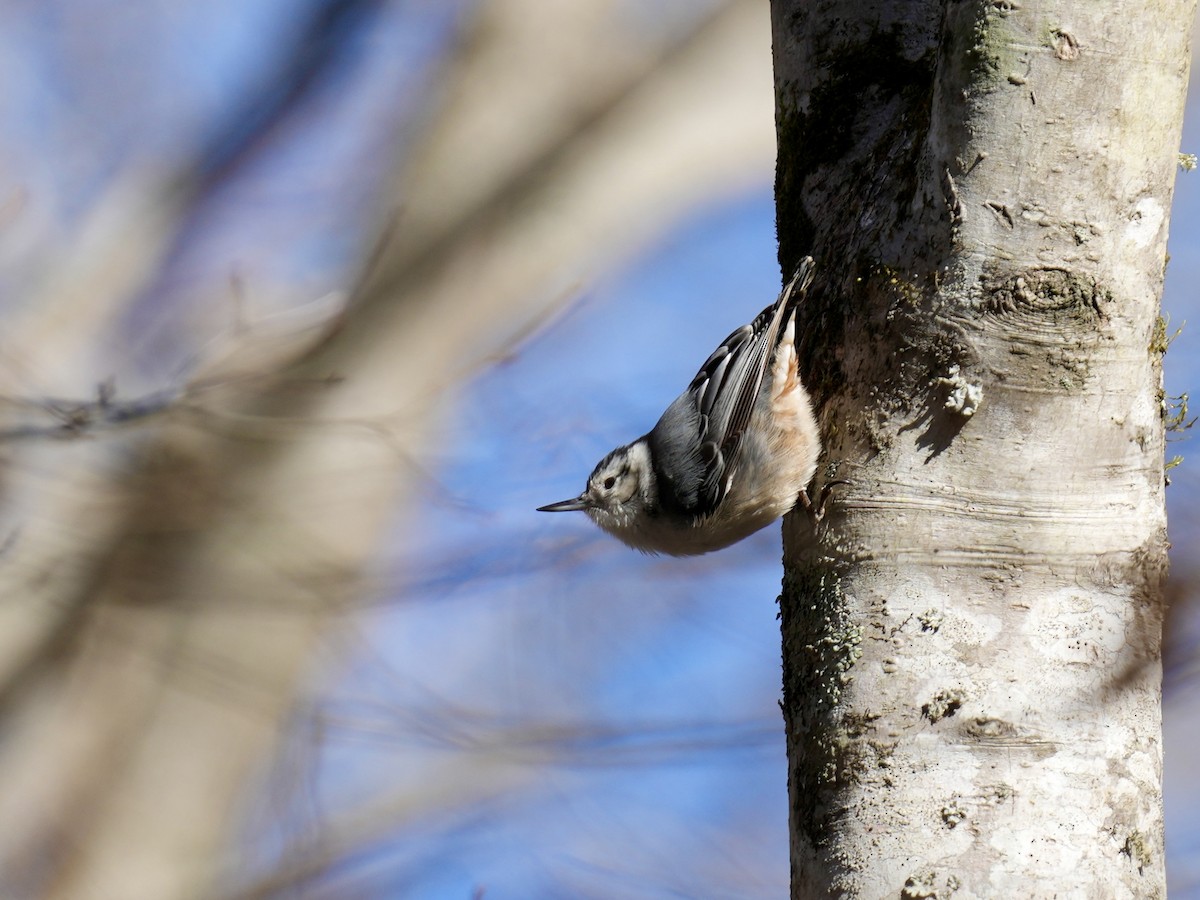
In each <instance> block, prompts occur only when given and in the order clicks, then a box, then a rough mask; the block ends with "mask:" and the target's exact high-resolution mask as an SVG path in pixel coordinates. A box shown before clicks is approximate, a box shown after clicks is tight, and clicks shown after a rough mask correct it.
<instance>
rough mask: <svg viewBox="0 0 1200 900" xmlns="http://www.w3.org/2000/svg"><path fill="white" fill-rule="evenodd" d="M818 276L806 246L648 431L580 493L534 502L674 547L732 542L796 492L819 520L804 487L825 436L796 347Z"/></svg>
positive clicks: (683, 552) (601, 467)
mask: <svg viewBox="0 0 1200 900" xmlns="http://www.w3.org/2000/svg"><path fill="white" fill-rule="evenodd" d="M812 275H813V261H812V257H808V256H806V257H805V258H804V259H803V260H801V261H800V265H799V266H798V267H797V269H796V274H795V275H794V276H793V277H792V280H791V281H790V282H789V283H788V285H787V287H785V288H784V289H783V291H782V293H780V295H779V299H777V300H776V301H775V303H773V304H772V305H771V306H769V307H767V308H766V309H764V310H763V311H762V312H761V313H759V315H758V316H757V318H755V319H754V321H753V322H751V323H750V324H749V325H743V326H742V327H741V328H739V329H738V330H737V331H735V332H734V333H733V334H731V335H729V337H727V338H726V339H725V340H724V341H722V342H721V346H719V347H718V348H717V349H716V350H715V351H714V352H713V354H712V355H711V356H710V357H709V358H708V360H707V361H706V362H705V363H704V365H703V366H701V367H700V371H699V372H697V373H696V377H695V378H693V379H692V383H691V384H689V385H688V388H687V390H686V391H684V392H683V393H682V394H681V395H680V396H679V397H677V398H676V399H675V401H674V402H673V403H672V404H671V405H670V406H668V407H667V411H666V412H664V413H663V414H662V418H660V419H659V420H658V424H657V425H655V426H654V428H653V430H651V431H650V433H649V434H646V435H643V436H642V437H640V438H638V439H637V440H636V441H633V442H632V443H630V444H626V445H625V446H623V447H618V448H617V449H616V450H613V451H612V452H611V453H609V454H608V455H607V456H606V457H604V459H602V460H600V462H599V464H597V466H596V468H595V470H594V471H593V472H592V474H591V477H590V478H588V483H587V489H586V490H585V491H584V492H583V493H582V494H580V495H579V496H578V497H575V498H574V499H572V500H563V501H561V502H559V503H551V504H550V505H549V506H542V507H539V511H540V512H567V511H569V510H582V511H584V512H586V513H587V514H588V515H589V516H590V517H591V519H592V521H594V522H595V523H596V524H597V525H599V526H600V527H601V528H603V529H604V530H605V531H607V532H608V533H609V534H611V535H613V536H614V537H616V538H618V539H620V540H621V541H623V542H625V543H626V544H628V545H629V546H630V547H633V548H634V549H637V550H641V551H643V552H646V553H667V554H670V555H671V556H692V555H695V554H699V553H708V552H709V551H711V550H719V549H720V548H722V547H728V546H729V545H730V544H733V543H735V542H737V541H740V540H741V539H742V538H744V537H747V536H748V535H750V534H753V533H754V532H755V531H758V530H759V529H760V528H763V527H765V526H767V525H769V524H771V523H772V522H774V521H775V520H776V519H778V518H779V517H780V516H782V515H783V514H784V513H786V512H788V511H789V510H790V509H792V507H793V506H795V505H796V503H797V502H799V503H800V504H801V505H802V506H803V507H804V508H805V509H806V510H808V512H809V514H810V515H811V516H812V517H813V519H814V521H817V520H819V518H820V515H821V510H820V509H819V508H818V509H814V508H813V505H812V503H811V502H810V501H809V499H808V493H807V490H806V489H807V487H808V483H809V481H811V480H812V477H813V473H814V472H815V471H816V468H817V456H818V454H819V453H820V452H821V443H820V436H819V434H818V431H817V423H816V419H815V418H814V417H813V412H812V404H811V402H810V400H809V397H808V392H807V391H805V389H804V386H803V385H802V384H801V383H800V377H799V375H798V373H797V371H796V362H797V359H796V345H795V328H796V314H795V310H796V306H797V304H799V303H800V301H801V300H803V299H804V296H805V293H806V292H807V290H808V286H809V284H810V283H811V282H812ZM827 487H828V486H827ZM821 499H822V504H821V505H822V506H823V501H824V499H825V498H824V495H823V496H822V498H821Z"/></svg>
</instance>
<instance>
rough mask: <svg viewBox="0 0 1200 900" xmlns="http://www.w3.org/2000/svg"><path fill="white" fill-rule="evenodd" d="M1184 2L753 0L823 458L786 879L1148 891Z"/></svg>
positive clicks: (806, 550)
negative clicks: (1167, 273)
mask: <svg viewBox="0 0 1200 900" xmlns="http://www.w3.org/2000/svg"><path fill="white" fill-rule="evenodd" d="M1194 6H1195V4H1194V2H1193V0H1152V2H1146V3H1140V4H1123V5H1120V6H1119V7H1114V6H1113V5H1110V4H1090V3H1080V2H1070V0H1037V2H1022V0H994V2H983V0H965V2H950V0H915V2H909V3H897V4H863V3H858V2H854V0H820V2H812V0H772V27H773V34H774V61H775V73H776V75H775V77H776V114H777V128H778V136H779V163H778V172H777V197H778V224H779V237H780V258H781V261H782V262H783V264H784V267H785V269H786V268H788V267H789V266H791V265H793V264H794V262H795V260H797V259H798V258H799V257H800V256H802V255H803V254H805V253H812V255H813V256H814V257H816V259H817V261H818V265H819V266H820V267H821V273H823V274H819V275H818V284H817V288H816V291H815V294H814V297H813V301H812V303H811V305H810V306H809V308H808V310H807V322H806V325H807V329H808V330H807V337H806V344H805V346H804V348H803V351H804V352H803V354H802V355H803V358H804V360H805V364H806V365H807V368H808V371H807V376H808V381H809V383H810V384H811V385H812V387H813V389H814V391H815V393H816V395H817V397H818V401H819V402H820V403H821V404H822V409H823V414H822V425H823V430H824V434H825V437H826V443H827V450H826V458H827V460H828V461H829V463H830V467H829V471H828V472H827V473H826V475H827V477H828V476H829V475H831V474H832V473H833V472H834V471H836V477H839V478H849V479H852V480H853V484H852V485H851V486H849V487H848V488H844V489H842V493H841V495H840V496H841V501H840V502H837V501H834V502H833V503H831V506H832V507H833V510H832V512H831V514H830V517H829V519H827V525H826V526H825V527H824V528H823V530H822V534H821V535H820V538H819V540H818V541H816V542H814V541H813V539H812V536H811V531H810V529H809V527H808V526H807V524H806V523H805V522H804V521H803V520H802V517H799V516H792V517H791V519H790V520H789V521H788V523H787V525H786V527H785V559H786V565H787V574H786V577H785V584H784V591H783V596H782V599H781V606H782V626H783V648H784V649H783V667H784V703H783V706H784V716H785V722H786V726H787V735H788V752H789V759H790V763H789V790H790V802H791V830H792V885H793V886H792V894H793V897H796V898H808V897H825V896H839V897H843V896H844V897H897V896H899V897H904V898H928V897H939V898H945V897H949V896H951V895H953V896H954V897H956V898H967V897H1038V898H1041V897H1104V898H1117V897H1139V898H1142V897H1160V896H1165V873H1164V865H1163V833H1162V827H1163V826H1162V794H1161V772H1162V765H1161V764H1162V744H1161V730H1160V708H1159V699H1160V690H1159V688H1160V660H1159V646H1160V632H1161V620H1162V612H1163V609H1162V601H1161V592H1160V581H1161V578H1162V575H1163V573H1164V571H1165V563H1166V547H1167V543H1166V530H1165V513H1164V506H1163V500H1164V497H1163V489H1164V478H1163V432H1164V410H1165V405H1164V404H1165V400H1164V396H1163V391H1162V379H1161V365H1160V362H1161V355H1162V352H1163V351H1164V350H1165V347H1164V341H1163V339H1162V332H1161V324H1160V320H1159V306H1158V301H1159V296H1160V291H1161V287H1162V277H1163V269H1164V265H1165V258H1166V239H1167V223H1168V215H1169V210H1170V204H1171V192H1172V186H1173V180H1174V173H1175V169H1176V164H1177V152H1178V150H1179V137H1180V128H1181V121H1182V113H1183V102H1184V96H1185V91H1186V86H1187V78H1188V63H1189V34H1190V29H1191V23H1192V17H1193V13H1194Z"/></svg>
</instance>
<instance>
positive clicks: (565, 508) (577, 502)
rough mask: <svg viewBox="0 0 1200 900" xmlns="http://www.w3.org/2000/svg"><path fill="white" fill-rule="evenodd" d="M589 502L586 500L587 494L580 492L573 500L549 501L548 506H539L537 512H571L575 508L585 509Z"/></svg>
mask: <svg viewBox="0 0 1200 900" xmlns="http://www.w3.org/2000/svg"><path fill="white" fill-rule="evenodd" d="M589 506H591V504H590V503H589V502H588V498H587V494H580V495H579V496H578V497H576V498H575V499H574V500H559V501H558V502H557V503H551V504H549V505H548V506H539V507H538V508H537V511H538V512H573V511H575V510H577V509H587V508H588V507H589Z"/></svg>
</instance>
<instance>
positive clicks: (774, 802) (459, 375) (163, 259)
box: [0, 0, 1200, 900]
mask: <svg viewBox="0 0 1200 900" xmlns="http://www.w3.org/2000/svg"><path fill="white" fill-rule="evenodd" d="M0 71H2V73H3V75H2V77H0V84H3V86H4V88H3V90H2V91H0V286H2V288H3V290H2V292H0V299H2V302H3V314H4V322H5V327H4V329H3V330H2V331H0V391H2V393H3V404H2V405H3V413H4V421H3V423H0V428H2V431H0V438H2V439H3V440H2V442H0V458H3V460H4V463H5V472H4V474H0V484H2V486H3V487H4V496H3V498H2V499H3V508H2V510H0V541H2V544H0V564H3V565H4V566H6V567H7V569H8V574H7V575H6V576H3V577H0V626H3V628H4V630H5V637H4V638H3V639H2V641H0V650H3V651H4V652H3V653H2V654H0V655H2V656H3V657H4V658H5V659H6V660H7V661H6V662H5V663H4V664H3V666H0V715H3V716H4V719H3V720H0V721H3V722H4V724H3V726H0V782H3V784H0V823H2V824H3V828H2V829H0V831H2V832H4V835H3V836H0V861H4V862H6V863H7V864H8V865H5V866H0V871H3V872H5V873H6V874H5V875H3V876H0V882H3V889H2V890H0V894H3V895H4V896H6V897H20V896H30V897H33V896H37V897H42V896H47V897H50V896H54V897H59V896H61V897H70V898H72V900H75V898H81V897H88V896H111V897H116V896H120V897H124V898H136V897H152V898H166V897H170V896H220V897H314V898H333V897H356V898H390V897H404V898H443V897H444V898H470V897H486V898H488V900H502V898H533V897H622V898H643V897H644V898H660V897H661V898H665V897H704V898H716V897H738V898H755V897H762V898H776V897H781V896H785V895H786V893H787V884H788V858H787V846H788V836H787V802H786V770H785V756H784V738H783V731H782V728H781V722H780V717H779V711H778V706H777V700H778V697H779V680H780V679H779V653H780V651H779V640H778V624H777V621H776V603H775V597H776V593H777V586H778V584H779V579H780V576H781V564H780V541H779V534H778V529H775V528H771V529H767V530H766V531H764V532H762V533H760V534H758V535H756V536H755V537H753V538H752V539H750V540H747V541H746V542H744V543H742V544H739V545H737V546H735V547H733V548H731V549H729V550H727V551H723V552H721V553H718V554H713V555H709V556H706V557H702V558H699V559H690V560H671V559H657V558H649V557H643V556H639V555H637V554H635V553H632V552H631V551H628V550H626V549H625V548H623V547H622V546H620V545H619V544H617V543H616V542H614V541H612V540H611V539H608V538H606V537H604V536H602V535H601V534H600V533H599V532H598V531H597V530H595V529H594V528H593V527H592V526H591V525H590V524H589V523H588V522H587V521H586V520H585V518H584V517H583V516H580V515H571V516H566V515H564V516H545V515H540V514H537V513H535V512H534V508H535V507H536V506H539V505H542V504H544V503H547V502H551V501H554V500H560V499H564V498H566V497H569V496H573V495H574V494H576V493H577V492H578V491H579V490H580V489H581V488H582V487H583V483H584V479H585V478H586V476H587V474H588V473H589V472H590V470H591V468H592V466H593V464H594V463H595V462H596V461H597V460H598V459H599V458H600V457H601V456H602V455H603V454H604V453H605V452H607V451H608V450H609V449H611V447H612V446H614V445H616V444H618V443H623V442H625V441H627V440H629V439H631V438H633V437H635V436H637V435H638V434H640V433H642V432H643V431H645V430H647V429H648V428H649V427H650V426H651V425H652V424H653V422H654V421H655V418H656V417H657V415H658V413H659V412H660V411H661V409H662V408H663V407H664V406H665V404H666V403H667V402H668V401H669V400H670V399H671V398H673V397H674V396H675V394H676V393H677V392H678V391H679V390H680V389H682V387H683V386H684V385H685V384H686V383H687V381H688V380H689V379H690V378H691V376H692V374H693V373H694V371H695V368H696V366H697V365H698V364H699V363H700V362H701V361H702V360H703V359H704V357H705V356H706V355H707V354H708V352H709V351H710V350H711V349H712V348H713V346H715V344H716V342H717V341H718V340H719V339H720V338H722V337H723V336H724V335H725V334H727V333H728V332H729V331H730V330H732V329H733V328H734V327H736V326H738V325H740V324H742V323H743V322H744V321H747V320H748V319H749V318H750V317H751V316H753V315H754V314H755V313H756V312H758V310H759V309H761V308H762V307H763V306H765V305H766V304H767V303H768V302H770V300H771V299H772V298H773V297H774V295H775V292H776V291H777V289H778V285H779V280H780V279H779V274H780V273H779V270H778V266H777V264H776V261H775V239H774V210H773V203H772V178H773V164H774V130H773V92H772V81H771V67H770V29H769V23H768V20H767V8H766V4H763V3H761V2H757V0H707V2H697V0H686V2H685V0H637V2H629V0H572V2H570V3H545V2H541V0H477V2H468V0H458V2H450V0H288V2H283V0H205V2H200V0H171V2H165V0H129V2H124V3H111V2H110V3H105V2H101V0H14V2H11V3H8V4H5V5H3V6H2V7H0ZM1195 96H1196V97H1197V98H1200V92H1195ZM1193 106H1194V103H1193ZM1196 119H1197V117H1196V116H1195V115H1194V110H1193V115H1192V116H1191V118H1190V119H1189V121H1188V124H1187V127H1186V130H1185V136H1184V140H1183V146H1182V148H1181V150H1183V151H1196V150H1198V149H1200V130H1198V129H1200V126H1197V124H1196ZM1197 179H1200V173H1196V174H1188V173H1186V172H1182V171H1181V172H1180V175H1179V178H1178V182H1177V191H1176V201H1175V209H1174V213H1173V222H1172V225H1173V227H1172V239H1171V261H1170V265H1169V267H1168V278H1167V291H1166V296H1165V298H1164V306H1165V308H1166V311H1167V313H1168V314H1169V317H1170V327H1169V331H1170V332H1172V333H1173V332H1174V331H1175V329H1176V328H1177V327H1178V326H1180V325H1183V324H1184V322H1185V320H1188V319H1192V320H1196V319H1197V318H1198V316H1197V314H1196V309H1195V307H1196V302H1197V301H1196V292H1195V290H1194V285H1195V284H1197V283H1200V250H1197V246H1198V243H1200V242H1198V241H1197V235H1196V232H1197V229H1198V228H1200V181H1197ZM1197 328H1200V322H1198V323H1197V325H1196V326H1195V327H1191V326H1189V327H1184V328H1183V330H1182V332H1181V334H1180V335H1179V337H1178V339H1177V340H1175V341H1174V343H1173V344H1172V345H1171V348H1170V351H1169V352H1168V353H1167V355H1166V363H1165V364H1166V371H1167V393H1168V394H1169V395H1171V396H1174V397H1178V396H1180V395H1182V394H1184V393H1186V392H1187V391H1188V390H1189V389H1190V388H1192V387H1194V386H1195V385H1197V384H1198V383H1200V365H1198V362H1197V361H1198V360H1200V333H1198V331H1197ZM1176 409H1177V407H1176ZM1186 434H1187V433H1186V431H1182V432H1179V433H1177V434H1175V435H1174V436H1173V443H1172V444H1171V445H1170V447H1169V455H1170V456H1175V455H1176V454H1178V455H1180V456H1182V457H1183V460H1182V463H1181V464H1179V465H1178V466H1177V467H1175V468H1173V469H1172V470H1171V477H1172V482H1173V484H1172V487H1171V489H1170V491H1169V492H1168V499H1169V503H1170V522H1171V540H1172V543H1173V550H1172V566H1173V574H1172V582H1171V588H1170V590H1171V597H1172V603H1173V606H1172V614H1171V618H1170V620H1169V622H1168V633H1167V639H1168V658H1167V673H1166V686H1165V692H1164V693H1165V716H1166V760H1167V783H1166V794H1167V803H1168V806H1167V817H1168V831H1167V840H1168V852H1169V878H1170V884H1171V890H1172V896H1174V897H1182V898H1186V897H1200V813H1197V810H1200V796H1198V795H1200V783H1198V780H1197V767H1196V766H1195V765H1194V762H1193V758H1192V756H1193V753H1192V748H1194V747H1195V746H1196V745H1197V743H1200V725H1198V724H1197V723H1200V700H1198V699H1197V696H1196V688H1197V674H1198V669H1197V661H1198V660H1200V655H1198V653H1197V648H1198V646H1200V605H1198V604H1197V603H1196V594H1197V591H1198V590H1200V562H1198V561H1197V560H1196V558H1195V556H1194V553H1193V548H1194V547H1195V546H1196V538H1197V535H1196V528H1197V516H1196V514H1195V513H1194V512H1193V510H1194V509H1195V507H1196V505H1197V499H1198V497H1200V475H1198V474H1197V472H1198V471H1200V469H1198V462H1197V460H1196V459H1194V458H1193V454H1192V452H1191V451H1190V448H1189V446H1188V443H1187V441H1186ZM214 611H215V612H214ZM17 823H19V825H20V827H19V828H17ZM181 823H185V824H181ZM14 829H15V830H16V831H17V832H18V833H17V834H14V833H13V832H14ZM160 845H161V846H160ZM123 847H124V849H125V851H126V852H124V853H123V852H122V848H123ZM131 847H137V848H140V849H141V850H143V851H145V852H141V853H135V852H131V851H129V848H131ZM147 848H149V849H148V850H147ZM155 860H158V862H157V863H156V862H155ZM181 861H182V862H181ZM181 867H182V868H186V869H188V870H189V872H190V874H189V875H188V876H187V878H183V879H181V878H180V876H179V869H180V868H181ZM191 870H194V871H191ZM105 892H107V893H105Z"/></svg>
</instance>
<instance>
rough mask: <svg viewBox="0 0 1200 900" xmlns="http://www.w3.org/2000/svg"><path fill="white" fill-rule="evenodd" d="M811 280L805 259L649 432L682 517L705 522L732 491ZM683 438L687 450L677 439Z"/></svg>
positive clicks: (665, 483) (662, 485)
mask: <svg viewBox="0 0 1200 900" xmlns="http://www.w3.org/2000/svg"><path fill="white" fill-rule="evenodd" d="M812 276H813V261H812V257H808V256H806V257H805V258H804V259H803V260H801V261H800V265H799V266H798V267H797V269H796V274H795V275H794V276H792V280H791V281H790V282H789V283H788V285H787V287H785V288H784V289H783V291H782V292H781V293H780V295H779V299H777V300H776V301H775V303H773V304H772V305H771V306H768V307H767V308H766V309H764V310H763V311H762V312H761V313H759V314H758V316H757V317H755V319H754V321H753V322H751V323H750V324H749V325H743V326H742V327H741V328H739V329H738V330H737V331H735V332H733V333H732V334H731V335H729V337H727V338H726V339H725V340H724V341H722V342H721V345H720V346H719V347H717V349H716V350H714V351H713V353H712V355H711V356H709V358H708V359H707V360H706V361H705V362H704V365H702V366H701V367H700V371H699V372H697V373H696V377H695V378H693V379H692V383H691V384H690V385H688V389H687V390H686V391H684V392H683V394H682V395H680V397H679V398H678V399H676V400H675V402H674V403H672V404H671V405H670V406H669V407H668V408H667V411H666V412H665V413H663V417H662V418H661V419H660V420H659V422H658V424H657V425H656V426H655V427H654V430H653V431H652V432H651V433H650V441H651V446H652V449H653V451H654V453H653V458H654V459H655V462H656V464H657V467H658V468H659V470H660V471H658V472H657V473H656V474H657V475H658V479H659V486H660V495H661V494H663V493H664V491H663V488H666V489H667V491H666V493H668V497H666V498H664V499H668V500H670V499H673V501H674V503H675V504H676V505H677V506H678V507H680V508H681V510H682V511H684V512H686V513H688V514H690V515H693V516H701V515H707V514H708V513H711V512H712V511H713V510H714V509H716V507H717V505H718V504H719V503H720V502H721V500H722V498H724V496H725V494H726V492H727V491H728V490H729V485H730V483H731V481H730V479H731V476H732V475H733V474H734V472H735V470H736V468H737V462H738V457H739V449H740V446H741V441H742V436H743V435H744V434H745V431H746V428H747V427H748V426H749V424H750V418H751V416H752V415H753V413H754V404H755V402H756V401H757V399H758V394H759V391H760V390H761V389H762V384H763V379H764V378H765V377H766V372H767V367H768V365H769V363H770V361H771V359H772V357H773V356H774V352H775V346H776V344H777V343H778V342H779V333H780V330H781V329H782V327H783V323H784V322H785V321H786V316H787V313H788V311H789V310H790V309H791V308H792V307H793V306H795V304H796V303H798V302H799V301H800V300H801V299H802V298H803V296H804V293H805V291H806V290H807V289H808V286H809V284H811V283H812ZM681 436H687V438H688V439H687V441H686V444H685V443H684V442H681V441H679V440H677V438H679V437H681Z"/></svg>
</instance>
